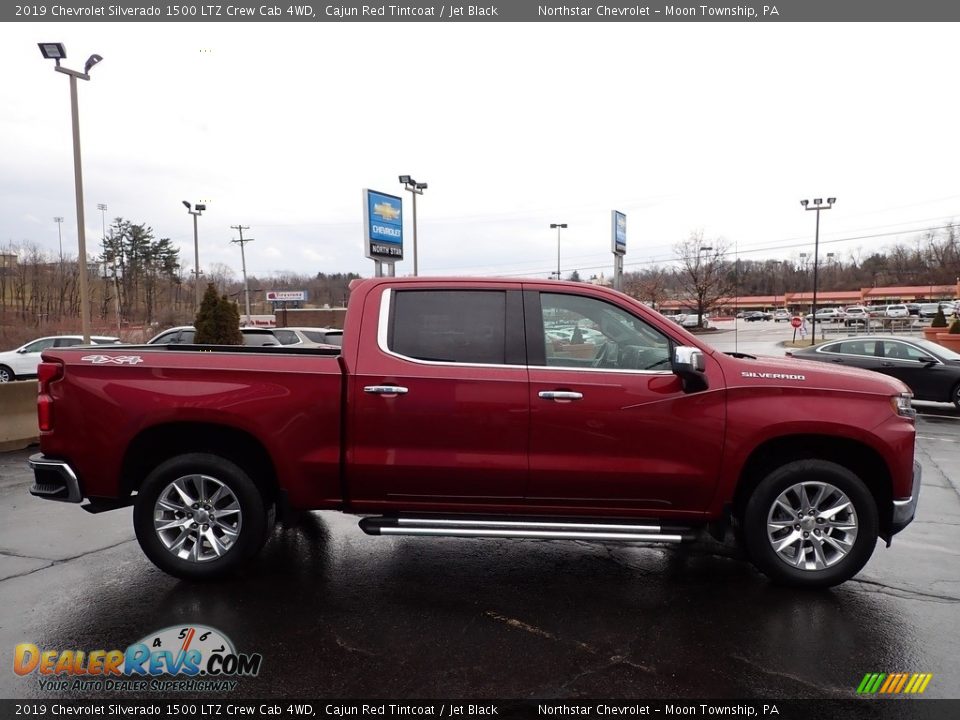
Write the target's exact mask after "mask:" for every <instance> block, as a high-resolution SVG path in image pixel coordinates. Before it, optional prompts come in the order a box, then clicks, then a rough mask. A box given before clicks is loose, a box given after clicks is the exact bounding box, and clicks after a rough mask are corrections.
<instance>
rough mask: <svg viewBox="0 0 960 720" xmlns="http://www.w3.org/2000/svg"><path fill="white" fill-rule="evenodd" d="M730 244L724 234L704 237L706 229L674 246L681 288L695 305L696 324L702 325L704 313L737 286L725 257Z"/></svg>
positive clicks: (684, 295) (688, 299)
mask: <svg viewBox="0 0 960 720" xmlns="http://www.w3.org/2000/svg"><path fill="white" fill-rule="evenodd" d="M728 247H729V245H728V243H727V242H726V241H724V240H723V239H721V238H716V239H714V240H705V239H704V237H703V231H697V232H692V233H690V237H688V238H687V239H686V240H683V241H681V242H679V243H677V244H676V245H675V246H674V253H676V255H677V259H678V260H679V261H680V273H679V277H678V280H679V283H680V292H681V295H682V296H683V297H684V299H686V300H687V301H689V302H690V303H691V304H694V305H696V308H697V327H703V316H704V315H706V314H707V313H708V312H710V310H711V309H712V308H713V307H714V306H715V305H717V304H718V303H719V301H720V300H722V299H723V298H726V297H729V296H730V294H731V292H732V291H733V289H734V288H733V284H732V282H731V279H730V278H731V273H730V272H729V263H728V262H727V261H726V259H725V258H726V255H727V249H728Z"/></svg>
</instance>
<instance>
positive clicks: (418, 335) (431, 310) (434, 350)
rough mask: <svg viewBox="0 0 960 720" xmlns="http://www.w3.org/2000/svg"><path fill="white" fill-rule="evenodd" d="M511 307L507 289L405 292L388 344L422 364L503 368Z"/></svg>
mask: <svg viewBox="0 0 960 720" xmlns="http://www.w3.org/2000/svg"><path fill="white" fill-rule="evenodd" d="M506 308H507V303H506V293H505V292H501V291H491V290H426V291H424V290H401V291H398V292H397V293H396V297H395V298H394V300H393V317H392V321H391V323H390V333H389V339H388V341H387V342H388V346H389V348H390V349H391V350H392V351H394V352H396V353H399V354H400V355H406V356H407V357H412V358H417V359H418V360H435V361H440V362H462V363H486V364H503V363H504V362H505V358H506Z"/></svg>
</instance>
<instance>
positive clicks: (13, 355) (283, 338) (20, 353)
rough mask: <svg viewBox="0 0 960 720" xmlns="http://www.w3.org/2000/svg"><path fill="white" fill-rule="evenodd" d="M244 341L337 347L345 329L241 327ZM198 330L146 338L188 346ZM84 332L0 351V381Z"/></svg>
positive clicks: (28, 372) (29, 371) (102, 338)
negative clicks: (46, 351) (44, 352)
mask: <svg viewBox="0 0 960 720" xmlns="http://www.w3.org/2000/svg"><path fill="white" fill-rule="evenodd" d="M240 332H241V333H242V334H243V344H244V345H247V346H257V347H262V346H270V345H272V346H279V345H296V346H299V347H304V348H306V347H314V348H327V349H331V348H335V347H340V345H341V344H342V343H343V330H339V329H336V328H316V327H292V328H253V327H245V328H240ZM195 334H196V330H195V329H194V327H193V326H192V325H183V326H181V327H175V328H170V329H169V330H164V331H163V332H162V333H160V334H158V335H155V336H154V337H152V338H150V339H149V340H148V341H147V344H148V345H189V344H192V343H193V337H194V335H195ZM90 342H91V343H92V344H94V345H119V344H121V343H120V339H119V338H115V337H110V336H106V335H92V336H91V337H90ZM82 344H83V336H82V335H52V336H49V337H42V338H37V339H36V340H31V341H30V342H28V343H26V344H25V345H21V346H20V347H18V348H15V349H14V350H8V351H7V352H0V382H13V381H14V380H22V379H25V378H33V377H36V376H37V366H38V365H39V364H40V355H41V353H43V351H44V350H49V349H50V348H60V347H70V346H73V345H82Z"/></svg>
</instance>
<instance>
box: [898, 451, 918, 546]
mask: <svg viewBox="0 0 960 720" xmlns="http://www.w3.org/2000/svg"><path fill="white" fill-rule="evenodd" d="M920 475H921V470H920V463H918V462H914V463H913V489H912V491H911V492H910V497H908V498H903V499H901V500H894V501H893V515H892V517H891V518H890V535H896V534H897V533H898V532H900V531H901V530H903V529H904V528H905V527H906V526H907V525H909V524H910V523H911V522H912V521H913V516H914V515H916V513H917V500H918V499H919V498H920Z"/></svg>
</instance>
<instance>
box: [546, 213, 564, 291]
mask: <svg viewBox="0 0 960 720" xmlns="http://www.w3.org/2000/svg"><path fill="white" fill-rule="evenodd" d="M565 227H567V224H566V223H550V228H551V229H552V228H556V229H557V280H560V230H561V229H563V228H565Z"/></svg>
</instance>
